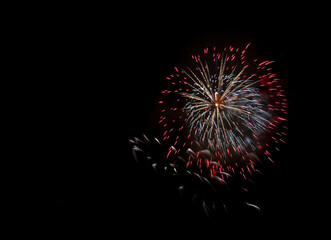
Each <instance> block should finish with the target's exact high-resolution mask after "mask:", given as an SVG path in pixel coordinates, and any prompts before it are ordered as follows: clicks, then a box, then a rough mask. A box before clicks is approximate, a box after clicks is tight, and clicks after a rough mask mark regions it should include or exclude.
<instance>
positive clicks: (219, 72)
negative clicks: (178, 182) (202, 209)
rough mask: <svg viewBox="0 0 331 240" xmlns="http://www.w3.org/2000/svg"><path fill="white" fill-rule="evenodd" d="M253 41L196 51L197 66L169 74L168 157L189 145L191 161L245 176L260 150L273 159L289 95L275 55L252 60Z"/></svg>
mask: <svg viewBox="0 0 331 240" xmlns="http://www.w3.org/2000/svg"><path fill="white" fill-rule="evenodd" d="M249 45H250V44H248V45H247V46H246V47H245V48H244V49H243V50H239V48H237V49H235V48H234V47H232V46H230V47H228V48H225V49H224V50H223V51H222V52H221V53H217V52H216V47H214V48H212V49H208V48H206V49H204V54H203V55H202V56H200V55H196V56H195V55H192V60H193V62H194V66H193V67H191V68H189V67H187V68H182V69H178V68H175V73H174V74H171V75H170V76H169V77H167V80H168V81H169V82H170V84H169V85H170V87H169V89H167V90H163V91H162V94H163V96H162V99H161V100H160V101H159V103H160V104H161V113H162V114H161V116H160V119H159V123H160V124H161V126H162V129H163V131H162V135H163V136H162V140H163V141H164V142H169V143H170V144H171V147H170V148H169V151H168V154H167V158H168V157H169V155H170V154H171V153H173V154H179V153H182V152H183V151H185V153H186V154H187V155H188V156H187V161H186V167H188V168H189V167H192V166H193V165H195V166H198V167H199V169H200V173H202V172H203V171H206V170H207V172H208V174H209V175H210V176H211V177H215V176H219V177H221V178H222V179H224V174H222V173H224V172H231V171H232V172H233V173H235V172H239V173H240V174H241V175H243V176H244V177H245V174H247V172H249V173H251V172H252V171H254V170H255V165H256V162H257V160H258V159H259V157H258V156H260V155H265V156H266V157H267V159H269V160H270V161H271V162H273V160H272V159H271V152H272V151H274V149H275V150H278V151H279V149H278V147H277V146H278V143H280V142H285V141H284V137H285V136H286V129H287V127H286V124H280V123H283V122H286V121H287V99H286V95H285V90H284V86H283V82H282V80H281V79H280V78H277V77H276V75H275V74H274V73H272V68H271V67H270V64H272V63H273V61H262V62H258V60H257V59H254V60H252V61H249V60H248V59H247V57H246V54H245V53H246V51H247V49H248V47H249ZM271 148H272V149H271ZM181 151H182V152H181Z"/></svg>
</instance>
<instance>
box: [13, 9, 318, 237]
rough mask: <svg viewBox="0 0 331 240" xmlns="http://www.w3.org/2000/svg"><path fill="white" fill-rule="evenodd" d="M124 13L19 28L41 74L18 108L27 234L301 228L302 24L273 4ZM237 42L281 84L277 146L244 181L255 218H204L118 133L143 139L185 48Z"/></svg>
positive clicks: (304, 189)
mask: <svg viewBox="0 0 331 240" xmlns="http://www.w3.org/2000/svg"><path fill="white" fill-rule="evenodd" d="M146 7H147V6H146ZM130 8H131V10H130V11H123V10H121V11H120V12H119V14H117V9H115V8H114V9H112V11H111V12H112V13H108V12H104V11H102V12H100V14H99V13H98V11H96V12H93V13H91V14H90V13H89V12H84V13H78V15H77V16H76V15H73V16H71V15H70V14H68V16H67V17H66V18H65V20H64V19H63V18H59V19H61V20H58V19H55V20H52V21H50V23H47V24H45V25H44V24H41V25H40V28H39V27H37V28H36V29H34V30H31V31H28V34H30V36H34V32H36V34H37V33H38V34H39V36H40V38H36V39H37V40H36V41H34V43H33V45H32V46H35V48H34V49H36V51H35V53H36V58H37V62H38V66H39V67H40V68H39V69H41V70H40V71H39V73H38V79H40V80H38V82H36V83H35V84H34V87H32V88H33V90H32V92H33V93H36V94H32V95H33V97H32V98H33V100H32V102H33V103H34V104H33V107H31V108H30V109H29V110H28V111H27V114H26V116H28V119H29V123H30V122H31V124H28V123H27V122H26V123H25V124H26V128H27V130H25V131H27V134H26V135H25V136H26V137H25V138H24V139H26V141H27V142H29V141H32V142H33V144H32V146H31V147H29V148H28V149H29V150H28V152H31V153H33V156H34V158H33V159H32V160H31V161H29V162H26V161H23V160H22V166H23V167H22V172H24V174H26V175H27V177H26V178H25V181H22V182H20V183H19V184H20V189H22V194H21V197H20V199H19V200H18V202H17V208H18V209H19V212H20V215H19V217H18V218H19V219H20V222H22V223H23V225H26V226H29V227H27V230H26V232H27V234H28V233H29V234H32V236H34V234H38V231H39V229H40V228H42V229H46V230H47V232H48V234H49V235H50V236H52V235H53V234H54V235H58V236H63V235H62V234H64V232H65V231H69V232H70V234H71V236H76V235H80V236H84V234H85V233H89V234H91V236H94V234H96V235H99V236H104V237H111V236H112V235H113V234H115V232H116V233H119V234H121V238H122V237H123V238H124V236H126V237H127V236H129V235H128V234H133V236H134V237H141V236H152V237H156V238H157V237H158V236H164V235H166V236H169V237H170V236H173V235H176V236H187V237H191V236H195V234H206V235H205V236H206V237H207V236H212V237H216V236H222V234H223V235H229V236H236V235H237V234H240V235H241V234H242V236H244V235H245V233H246V232H247V234H248V235H254V234H257V236H260V237H266V236H273V235H274V234H279V235H280V236H282V235H283V234H285V232H286V231H289V230H290V232H291V233H293V234H296V233H297V232H299V231H300V227H298V226H303V224H307V225H306V226H310V223H309V221H310V220H308V219H310V218H308V217H307V216H308V215H309V214H310V213H311V212H314V211H313V210H312V208H311V207H309V206H310V204H311V199H313V198H314V196H315V195H314V194H315V193H314V190H313V188H314V187H313V186H312V185H311V184H310V182H309V181H308V178H306V174H305V173H306V172H307V170H308V167H307V161H308V160H307V158H305V156H306V153H305V152H303V149H304V148H305V147H307V146H308V145H307V143H306V142H305V143H304V141H303V136H304V135H305V133H303V132H302V129H303V126H304V125H305V122H304V121H303V120H302V116H303V111H304V109H305V108H304V107H303V106H302V105H301V104H300V103H301V101H302V98H303V96H304V94H303V92H304V89H306V87H305V86H304V84H303V82H302V81H304V80H303V79H304V76H305V75H304V74H303V73H302V70H300V71H298V69H302V68H305V67H306V66H307V64H306V63H305V61H304V58H303V56H304V54H303V53H302V52H303V49H307V48H310V47H311V48H312V47H313V46H312V45H313V43H311V42H309V41H305V42H303V41H302V39H305V36H306V35H309V30H307V29H305V28H304V27H303V25H305V23H304V22H302V21H301V20H300V19H299V18H298V17H294V16H293V15H292V14H291V13H292V9H288V8H286V7H284V6H273V7H270V8H267V9H266V10H265V11H260V10H259V9H255V8H254V7H251V8H250V9H253V10H250V11H246V10H242V11H236V10H235V9H234V8H230V7H229V8H228V9H227V6H226V7H224V8H223V9H221V8H220V7H218V8H216V7H215V8H214V7H212V6H210V7H209V8H201V9H200V8H199V7H197V6H196V9H195V11H191V10H189V9H187V8H186V7H185V6H182V7H173V6H162V5H160V6H159V7H155V9H154V10H153V11H152V10H149V9H147V8H144V7H142V9H143V10H140V11H138V10H137V11H134V10H133V9H135V6H131V7H130ZM270 9H272V10H270ZM114 14H117V15H116V17H114V16H113V15H114ZM40 29H42V30H40ZM304 29H305V30H304ZM249 42H251V47H252V48H253V49H254V51H255V53H256V55H257V56H259V57H260V58H261V59H266V60H272V61H276V63H275V64H274V71H275V72H276V73H277V75H278V76H280V77H281V78H284V79H286V81H287V84H288V94H289V95H288V100H289V109H288V112H289V121H288V126H289V132H288V136H287V144H286V145H283V146H282V147H281V151H280V153H279V154H277V155H276V156H275V157H274V161H275V164H274V165H273V166H271V167H270V166H269V167H266V168H265V169H264V172H263V173H264V177H263V178H262V179H261V181H259V182H257V183H256V189H255V192H254V199H253V202H255V203H258V205H259V206H260V207H261V209H262V213H259V214H256V213H252V212H250V211H243V212H233V213H232V214H228V215H226V216H224V217H223V218H220V219H212V220H211V219H208V218H206V217H204V216H203V215H202V214H201V213H200V212H199V211H198V210H197V209H196V208H195V207H193V206H191V205H190V204H187V203H186V202H184V201H183V200H182V199H180V198H179V196H178V194H177V192H176V191H174V189H172V188H171V186H169V184H167V182H166V181H165V180H164V179H162V178H161V179H160V178H158V177H157V176H155V175H154V174H153V173H152V172H150V171H147V170H146V169H144V168H141V167H140V166H139V165H137V164H136V162H135V160H134V158H133V156H132V151H131V146H130V144H129V139H132V138H134V137H141V136H142V134H144V133H145V134H146V135H149V136H151V137H154V136H153V134H154V133H155V132H156V131H155V128H157V124H155V123H154V122H153V119H154V117H155V109H156V107H157V104H156V103H157V100H158V97H159V94H160V91H161V90H162V88H163V87H164V86H165V84H166V82H165V77H167V76H168V75H169V74H171V73H172V71H173V68H174V67H176V66H179V65H180V64H183V62H185V60H184V59H185V58H187V57H188V56H190V55H191V54H192V52H195V53H197V52H202V50H203V48H204V47H206V46H207V47H208V46H209V47H212V46H216V47H218V46H219V49H220V48H223V47H226V46H229V45H232V46H235V47H241V48H242V47H244V46H246V45H247V43H249ZM30 51H32V50H30ZM36 81H37V80H36ZM29 106H30V105H29ZM28 126H29V127H28ZM31 126H34V127H32V128H31ZM33 129H34V130H33ZM28 136H34V137H33V139H30V138H29V137H28ZM155 137H157V136H155ZM34 140H35V141H34ZM307 154H308V153H307ZM26 169H29V171H26ZM303 179H305V180H303ZM298 223H299V225H295V224H298ZM30 225H31V226H30ZM266 239H268V237H266Z"/></svg>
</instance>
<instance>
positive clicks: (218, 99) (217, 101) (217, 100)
mask: <svg viewBox="0 0 331 240" xmlns="http://www.w3.org/2000/svg"><path fill="white" fill-rule="evenodd" d="M214 106H215V107H219V108H220V109H223V108H225V104H224V100H223V99H222V96H221V95H219V94H218V92H215V94H214Z"/></svg>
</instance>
